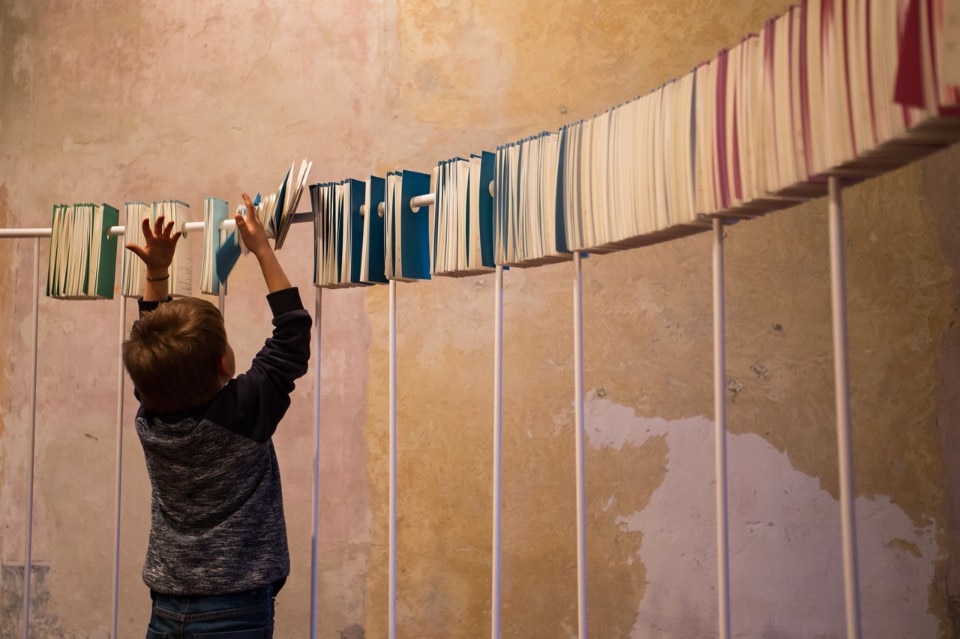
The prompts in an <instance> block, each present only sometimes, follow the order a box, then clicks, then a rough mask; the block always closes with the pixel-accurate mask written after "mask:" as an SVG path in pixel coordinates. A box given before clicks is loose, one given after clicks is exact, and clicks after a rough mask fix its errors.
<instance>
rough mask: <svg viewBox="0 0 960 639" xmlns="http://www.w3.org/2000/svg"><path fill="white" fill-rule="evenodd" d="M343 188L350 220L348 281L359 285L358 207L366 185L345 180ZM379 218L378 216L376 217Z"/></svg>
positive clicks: (360, 225)
mask: <svg viewBox="0 0 960 639" xmlns="http://www.w3.org/2000/svg"><path fill="white" fill-rule="evenodd" d="M344 187H345V188H347V189H350V210H349V211H344V215H345V216H349V218H350V244H351V246H350V281H351V282H353V283H354V284H361V283H362V280H361V279H360V267H361V266H362V264H363V216H362V215H360V207H361V206H363V204H364V199H365V198H366V196H367V194H366V185H365V184H364V183H363V182H362V181H360V180H353V179H350V180H346V184H344ZM378 217H379V216H378Z"/></svg>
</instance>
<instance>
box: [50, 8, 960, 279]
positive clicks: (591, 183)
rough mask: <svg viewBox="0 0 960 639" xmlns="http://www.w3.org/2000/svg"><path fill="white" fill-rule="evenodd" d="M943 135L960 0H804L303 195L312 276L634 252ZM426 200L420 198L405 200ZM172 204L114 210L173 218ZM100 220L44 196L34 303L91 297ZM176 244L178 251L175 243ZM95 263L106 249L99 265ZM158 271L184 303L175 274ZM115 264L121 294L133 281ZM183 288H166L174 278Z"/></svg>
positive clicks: (179, 206) (802, 196)
mask: <svg viewBox="0 0 960 639" xmlns="http://www.w3.org/2000/svg"><path fill="white" fill-rule="evenodd" d="M957 139H960V2H956V1H952V0H951V1H948V0H804V1H802V2H800V3H799V4H797V5H796V6H794V7H791V8H790V10H789V11H787V12H786V13H784V14H783V15H780V16H778V17H776V18H772V19H770V20H768V21H767V22H766V24H765V25H764V28H763V30H762V31H761V32H760V33H759V34H755V35H750V36H748V37H746V38H744V39H743V40H742V41H741V42H740V43H739V44H738V45H736V46H734V47H733V48H731V49H726V50H723V51H721V52H720V53H719V54H718V55H717V56H716V57H715V58H714V59H712V60H709V61H707V62H704V63H702V64H700V65H698V66H697V67H696V68H695V69H693V70H692V71H691V72H690V73H689V74H687V75H686V76H684V77H682V78H679V79H676V80H674V81H672V82H669V83H667V84H664V85H663V86H661V87H658V88H657V89H656V90H654V91H652V92H651V93H649V94H648V95H645V96H642V97H639V98H637V99H635V100H632V101H630V102H627V103H625V104H622V105H619V106H617V107H614V108H612V109H610V110H608V111H607V112H605V113H603V114H600V115H597V116H596V117H594V118H592V119H588V120H583V121H579V122H574V123H571V124H568V125H566V126H564V127H562V128H561V129H560V130H559V131H556V132H543V133H541V134H539V135H536V136H532V137H528V138H525V139H522V140H519V141H516V142H512V143H509V144H504V145H501V146H500V147H498V148H497V149H496V152H495V153H491V152H486V151H485V152H481V153H477V154H476V155H471V156H470V157H469V158H454V159H450V160H444V161H441V162H439V163H438V165H437V166H436V168H435V169H434V170H433V171H432V173H431V174H428V173H419V172H416V171H400V172H396V173H390V174H388V175H386V176H385V177H371V178H370V179H369V180H354V179H348V180H343V181H340V182H330V183H320V184H313V185H311V186H309V188H308V190H309V200H310V208H311V215H312V217H313V222H314V257H315V260H314V283H315V284H316V285H317V286H321V287H331V288H333V287H350V286H364V285H369V284H378V283H384V282H387V281H389V280H391V279H393V280H400V281H411V280H425V279H430V278H431V277H432V276H433V275H444V276H464V275H474V274H479V273H484V272H488V271H490V270H492V269H493V268H495V265H497V264H500V265H504V266H535V265H538V264H543V263H548V262H554V261H561V260H564V259H568V258H569V257H570V256H571V255H572V252H573V251H591V252H605V251H612V250H619V249H624V248H629V247H633V246H640V245H644V244H650V243H654V242H660V241H664V240H667V239H671V238H675V237H680V236H683V235H687V234H690V233H696V232H700V231H703V230H706V229H707V228H709V227H710V220H709V218H710V217H712V216H722V217H734V218H736V217H746V218H748V217H752V216H756V215H761V214H763V213H766V212H769V211H772V210H776V209H782V208H786V207H789V206H793V205H794V204H796V203H797V202H799V201H803V200H806V199H810V198H814V197H820V196H822V195H823V194H825V192H826V183H827V177H829V176H834V175H835V176H839V177H841V178H842V179H843V180H844V181H845V182H848V183H849V182H854V181H858V180H862V179H865V178H868V177H871V176H874V175H877V174H879V173H883V172H885V171H889V170H891V169H893V168H896V167H898V166H902V165H905V164H907V163H909V162H911V161H913V160H915V159H917V158H918V157H922V156H924V155H927V154H929V153H932V152H933V151H935V150H937V149H939V148H942V147H944V146H947V145H949V144H952V143H953V142H955V141H956V140H957ZM309 169H310V165H309V164H308V163H307V162H304V163H303V165H301V167H300V170H299V171H296V170H295V169H294V166H291V167H290V169H289V170H288V171H287V174H286V176H285V177H284V179H283V180H282V181H281V185H280V187H279V188H278V190H277V191H276V192H275V193H273V194H272V195H270V196H269V197H267V198H264V199H263V200H262V201H261V200H260V199H259V197H258V201H257V204H258V206H257V213H258V215H259V216H260V218H261V220H262V221H263V222H264V225H265V226H266V227H268V228H269V229H270V230H269V233H270V234H271V235H272V236H273V237H274V238H275V244H276V246H277V248H280V246H281V245H282V243H283V240H284V238H285V236H286V233H287V230H288V229H289V225H290V223H291V222H292V219H293V214H294V213H295V210H296V206H297V202H298V201H299V199H300V194H301V191H302V190H304V189H305V188H307V187H306V179H307V175H308V173H309ZM430 193H433V194H434V205H433V207H432V208H428V207H422V208H420V209H419V210H416V209H414V208H413V207H412V206H411V201H412V200H413V198H415V197H417V196H424V195H427V194H430ZM188 211H189V208H188V207H186V205H184V204H183V203H182V202H175V201H174V202H155V203H153V205H152V206H149V205H144V204H140V203H136V204H128V205H127V207H126V211H125V213H126V220H125V221H126V228H127V229H130V230H133V231H134V234H131V235H130V236H128V238H129V239H128V241H131V240H132V241H138V240H139V239H142V238H137V237H136V235H135V233H136V232H137V231H138V229H139V224H138V219H142V218H143V217H151V216H153V217H155V216H156V215H159V214H161V213H162V214H163V215H164V216H165V217H167V218H168V219H177V220H180V219H182V216H183V215H184V214H185V213H187V212H188ZM116 217H117V211H116V209H113V208H111V207H109V206H108V205H103V206H102V207H97V206H94V205H74V206H73V207H72V208H71V207H67V206H56V207H54V225H53V228H54V248H53V249H52V250H51V266H50V271H49V277H48V294H50V295H52V296H59V297H87V296H104V297H109V296H110V293H111V290H112V281H113V273H112V271H111V270H110V269H111V268H112V264H113V263H114V262H115V257H114V258H113V260H111V259H110V257H109V255H110V254H111V252H113V253H114V254H115V252H116V242H115V241H112V240H111V238H108V237H106V236H104V231H103V229H104V228H107V227H108V226H109V225H110V224H111V223H113V221H114V220H115V218H116ZM227 217H228V205H227V203H226V202H224V201H223V200H219V199H217V198H207V201H206V202H205V210H204V218H205V229H206V230H205V233H204V237H205V239H204V251H203V266H202V269H201V271H202V272H201V278H200V279H201V291H202V292H203V293H217V292H218V291H219V287H220V283H221V282H225V281H226V276H227V274H228V273H229V271H230V269H231V268H232V266H233V264H234V263H235V262H236V260H237V258H238V257H239V256H240V255H241V254H242V252H243V250H244V249H243V246H242V242H239V240H238V238H237V237H236V236H235V233H234V234H231V235H230V236H229V237H226V238H223V237H221V236H222V235H224V234H222V233H220V232H218V231H217V229H219V228H220V226H219V225H220V223H221V222H222V221H223V220H225V219H227ZM187 253H188V252H186V251H182V252H178V256H180V255H181V254H187ZM105 255H106V257H104V256H105ZM184 262H186V264H180V265H177V267H175V269H174V270H175V274H174V276H173V278H172V279H173V282H172V284H173V290H174V293H175V294H189V290H190V288H189V284H188V282H189V279H190V274H189V271H190V266H189V258H188V257H186V258H185V259H184ZM137 268H139V264H137V260H130V259H125V260H124V262H123V267H122V269H123V273H122V283H121V289H122V292H123V295H138V294H139V292H140V289H139V287H141V286H142V273H138V272H137ZM181 283H182V286H181Z"/></svg>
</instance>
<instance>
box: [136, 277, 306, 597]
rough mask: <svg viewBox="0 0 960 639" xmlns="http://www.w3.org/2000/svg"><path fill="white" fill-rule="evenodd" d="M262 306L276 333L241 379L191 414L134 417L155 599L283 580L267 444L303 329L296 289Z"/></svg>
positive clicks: (147, 568)
mask: <svg viewBox="0 0 960 639" xmlns="http://www.w3.org/2000/svg"><path fill="white" fill-rule="evenodd" d="M268 300H269V301H270V306H271V309H272V310H273V311H274V324H275V326H276V328H275V329H274V334H273V336H272V337H271V338H270V339H269V340H267V342H266V344H265V345H264V347H263V349H262V350H261V351H260V353H258V354H257V356H256V357H255V358H254V361H253V364H252V366H251V368H250V370H249V371H248V372H247V373H245V374H243V375H240V376H239V377H238V378H236V379H233V380H230V381H229V382H228V383H227V385H226V386H225V387H224V388H223V389H222V390H221V391H220V392H219V393H218V394H217V395H216V397H215V398H214V399H213V401H211V402H210V403H209V404H207V405H205V406H202V407H200V408H198V409H195V410H192V411H185V412H182V413H173V414H154V413H151V412H150V411H148V410H146V409H141V410H140V411H139V413H138V415H137V421H136V426H137V434H138V435H139V437H140V441H141V444H142V445H143V449H144V455H145V458H146V462H147V471H148V473H149V475H150V482H151V485H152V487H153V499H152V502H153V503H152V522H151V527H150V544H149V547H148V550H147V559H146V564H145V565H144V572H143V576H144V581H145V582H146V583H147V585H148V586H150V588H151V589H153V590H154V591H157V592H161V593H166V594H189V595H200V594H218V593H224V592H234V591H239V590H246V589H249V588H251V587H253V586H260V585H270V584H275V585H277V587H279V585H280V584H281V583H282V580H283V579H284V578H285V577H286V576H287V575H288V574H289V571H290V564H289V555H288V550H287V539H286V528H285V525H284V517H283V503H282V493H281V487H280V472H279V468H278V466H277V458H276V453H275V452H274V447H273V443H272V441H270V437H271V435H273V432H274V430H275V429H276V427H277V424H278V423H279V422H280V419H281V418H282V417H283V415H284V413H285V412H286V409H287V407H288V406H289V404H290V397H289V395H290V393H291V392H292V391H293V388H294V380H296V379H297V378H299V377H301V376H302V375H303V374H304V373H305V372H306V370H307V362H308V360H309V357H310V325H311V320H310V316H309V315H308V313H307V311H305V310H304V309H303V306H302V304H301V303H300V297H299V294H298V293H297V291H296V289H286V290H283V291H279V292H276V293H272V294H270V296H269V297H268ZM146 304H149V303H146ZM146 304H145V305H146Z"/></svg>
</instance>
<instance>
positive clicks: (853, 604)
mask: <svg viewBox="0 0 960 639" xmlns="http://www.w3.org/2000/svg"><path fill="white" fill-rule="evenodd" d="M829 180H830V181H829V187H830V212H829V217H830V282H831V292H832V303H833V371H834V383H835V384H836V408H837V455H838V457H839V463H840V525H841V532H842V535H843V584H844V598H845V601H846V625H847V637H848V639H850V638H856V639H859V637H860V581H859V577H858V575H857V527H856V514H855V512H854V508H855V506H854V492H853V445H852V437H851V420H850V367H849V363H848V361H847V313H846V305H847V293H846V284H845V278H846V274H845V270H844V259H843V252H844V245H843V206H842V202H841V197H842V190H841V186H840V179H839V178H837V177H830V179H829Z"/></svg>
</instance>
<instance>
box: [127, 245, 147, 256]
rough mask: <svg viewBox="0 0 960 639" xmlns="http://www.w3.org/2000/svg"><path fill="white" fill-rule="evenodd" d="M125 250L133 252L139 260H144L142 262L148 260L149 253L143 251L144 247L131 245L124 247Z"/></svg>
mask: <svg viewBox="0 0 960 639" xmlns="http://www.w3.org/2000/svg"><path fill="white" fill-rule="evenodd" d="M124 248H126V249H127V250H129V251H131V252H132V253H134V254H136V255H137V257H139V258H140V259H142V260H145V259H146V258H147V253H146V251H144V250H143V247H142V246H139V245H137V244H133V243H130V244H126V245H125V246H124Z"/></svg>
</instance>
